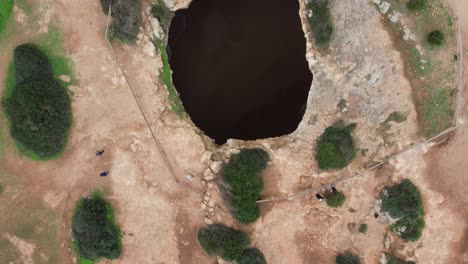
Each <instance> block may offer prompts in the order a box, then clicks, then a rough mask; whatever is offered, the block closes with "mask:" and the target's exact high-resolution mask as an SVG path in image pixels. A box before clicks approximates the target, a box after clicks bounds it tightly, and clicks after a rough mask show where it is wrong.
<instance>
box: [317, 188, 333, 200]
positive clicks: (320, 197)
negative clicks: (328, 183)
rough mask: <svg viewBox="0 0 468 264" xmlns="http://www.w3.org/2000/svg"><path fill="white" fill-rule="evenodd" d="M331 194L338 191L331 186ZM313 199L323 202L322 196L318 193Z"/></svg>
mask: <svg viewBox="0 0 468 264" xmlns="http://www.w3.org/2000/svg"><path fill="white" fill-rule="evenodd" d="M331 192H332V193H336V192H338V190H337V189H336V188H335V186H332V187H331ZM315 198H317V199H318V200H319V201H323V196H322V195H321V194H320V193H317V194H315Z"/></svg>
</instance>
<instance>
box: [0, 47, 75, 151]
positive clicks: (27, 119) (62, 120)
mask: <svg viewBox="0 0 468 264" xmlns="http://www.w3.org/2000/svg"><path fill="white" fill-rule="evenodd" d="M14 76H15V83H16V86H14V87H13V88H12V89H13V90H12V91H8V93H5V94H6V95H5V97H4V98H3V104H4V107H5V112H6V115H7V117H8V120H9V121H10V133H11V136H12V137H13V139H14V140H15V142H16V143H17V144H18V146H19V147H20V148H21V150H25V151H32V152H33V153H34V154H35V155H37V156H38V157H39V158H40V159H48V158H52V157H54V156H56V155H57V154H58V153H60V152H61V151H62V150H63V149H64V147H65V145H66V141H67V137H68V131H69V129H70V127H71V124H72V120H71V106H70V98H69V96H68V93H67V91H66V90H65V89H64V88H63V87H62V86H61V85H60V83H59V82H58V81H56V80H54V79H53V73H52V67H51V65H50V63H49V61H48V59H47V57H46V56H45V55H44V54H43V53H42V52H41V51H40V50H39V49H38V48H37V47H36V46H34V45H32V44H24V45H21V46H19V47H17V48H16V49H15V52H14ZM10 81H11V80H10ZM9 86H11V85H9Z"/></svg>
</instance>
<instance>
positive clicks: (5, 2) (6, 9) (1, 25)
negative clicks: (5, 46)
mask: <svg viewBox="0 0 468 264" xmlns="http://www.w3.org/2000/svg"><path fill="white" fill-rule="evenodd" d="M12 13H13V0H2V1H0V35H1V34H2V33H3V30H5V27H6V25H7V23H8V21H9V20H10V17H11V14H12Z"/></svg>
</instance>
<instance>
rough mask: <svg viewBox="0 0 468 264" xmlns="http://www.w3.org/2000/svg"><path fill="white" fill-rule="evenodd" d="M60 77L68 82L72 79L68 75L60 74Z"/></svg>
mask: <svg viewBox="0 0 468 264" xmlns="http://www.w3.org/2000/svg"><path fill="white" fill-rule="evenodd" d="M59 79H60V80H62V81H64V82H66V83H68V82H70V81H71V77H70V76H68V75H60V76H59Z"/></svg>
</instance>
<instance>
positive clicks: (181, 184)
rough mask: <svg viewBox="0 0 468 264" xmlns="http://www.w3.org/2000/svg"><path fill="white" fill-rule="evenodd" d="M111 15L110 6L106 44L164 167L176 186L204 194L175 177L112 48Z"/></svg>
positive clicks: (110, 9)
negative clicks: (109, 33) (110, 38)
mask: <svg viewBox="0 0 468 264" xmlns="http://www.w3.org/2000/svg"><path fill="white" fill-rule="evenodd" d="M111 14H112V8H111V5H109V12H108V16H107V25H106V31H105V39H106V43H107V45H108V46H109V49H110V51H111V53H112V57H113V58H114V60H115V62H116V64H117V65H118V67H119V69H120V71H121V72H122V75H123V77H124V79H125V82H126V83H127V87H128V88H129V90H130V92H131V94H132V97H133V99H134V100H135V103H136V105H137V106H138V109H139V111H140V113H141V115H142V117H143V119H144V121H145V123H146V126H147V127H148V130H149V132H150V134H151V138H152V139H153V141H154V143H155V145H156V147H157V149H158V152H159V154H160V155H161V158H162V160H163V163H164V166H165V167H166V169H167V171H168V172H169V174H170V175H171V177H172V179H173V180H174V182H175V184H176V185H178V186H179V187H182V188H184V189H186V190H189V191H191V192H193V193H196V194H203V191H201V190H197V189H196V188H194V187H193V186H189V185H186V184H183V183H182V182H181V181H179V179H178V178H177V176H176V175H175V173H174V170H173V168H172V166H171V164H170V163H169V161H168V159H167V156H166V153H165V151H164V149H163V147H162V146H161V143H160V142H159V140H158V138H157V136H156V134H155V133H154V130H153V128H152V127H151V124H150V122H149V121H148V117H147V116H146V114H145V111H144V110H143V107H142V105H141V103H140V100H138V97H137V95H136V93H135V89H134V87H133V86H132V84H131V83H130V80H129V79H128V76H127V74H126V72H125V70H124V69H123V66H122V63H121V62H120V60H119V58H118V56H117V54H116V52H115V49H114V47H113V46H112V43H111V42H110V40H109V36H108V32H109V26H110V17H111Z"/></svg>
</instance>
